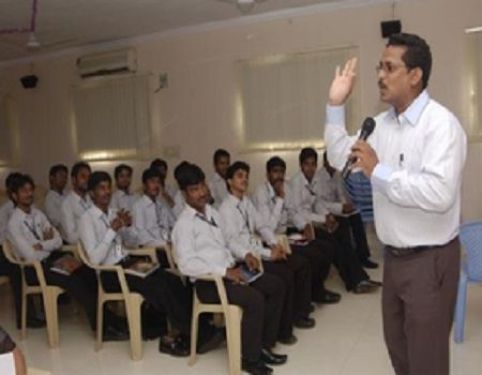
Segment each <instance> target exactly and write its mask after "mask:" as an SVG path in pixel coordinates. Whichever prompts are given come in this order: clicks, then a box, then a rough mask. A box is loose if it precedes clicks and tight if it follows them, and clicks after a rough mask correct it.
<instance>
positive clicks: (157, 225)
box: [132, 168, 176, 266]
mask: <svg viewBox="0 0 482 375" xmlns="http://www.w3.org/2000/svg"><path fill="white" fill-rule="evenodd" d="M142 184H143V188H144V194H143V195H142V197H140V198H139V199H138V200H137V201H136V203H134V207H133V210H132V211H133V223H134V227H135V230H136V233H137V241H138V244H139V245H140V246H150V247H155V248H157V249H160V250H159V251H158V256H159V261H160V262H161V263H162V264H163V265H164V266H165V265H167V258H166V255H165V252H164V251H163V250H161V249H162V248H164V247H165V246H166V244H167V243H168V242H169V241H170V240H171V230H172V228H173V227H174V223H175V221H176V218H175V216H174V214H173V213H172V211H171V210H170V209H169V208H168V207H167V206H166V205H165V204H164V203H162V202H161V201H160V200H159V193H160V191H161V189H162V177H161V175H160V173H159V171H158V170H157V169H153V168H149V169H146V170H145V171H144V173H142Z"/></svg>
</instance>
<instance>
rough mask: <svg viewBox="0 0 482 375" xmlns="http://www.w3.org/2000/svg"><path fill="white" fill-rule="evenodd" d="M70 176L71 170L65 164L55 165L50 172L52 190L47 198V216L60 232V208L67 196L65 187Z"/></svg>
mask: <svg viewBox="0 0 482 375" xmlns="http://www.w3.org/2000/svg"><path fill="white" fill-rule="evenodd" d="M68 174H69V170H68V169H67V167H66V166H65V165H63V164H56V165H53V166H52V167H51V168H50V171H49V184H50V190H49V191H48V193H47V195H46V196H45V215H47V218H48V219H49V221H50V223H52V225H53V226H54V227H55V228H56V229H57V230H60V222H61V214H60V207H61V206H62V201H63V200H64V198H65V197H66V195H67V194H66V192H65V187H66V186H67V178H68Z"/></svg>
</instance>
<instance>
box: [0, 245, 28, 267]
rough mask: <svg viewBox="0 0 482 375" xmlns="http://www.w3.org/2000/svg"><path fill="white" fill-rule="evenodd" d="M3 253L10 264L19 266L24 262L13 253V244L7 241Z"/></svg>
mask: <svg viewBox="0 0 482 375" xmlns="http://www.w3.org/2000/svg"><path fill="white" fill-rule="evenodd" d="M3 253H4V254H5V258H7V260H8V261H9V262H10V263H13V264H17V265H22V263H23V262H22V261H21V260H20V259H19V258H18V257H17V254H15V252H14V251H13V248H12V244H11V243H10V241H9V240H5V242H4V243H3Z"/></svg>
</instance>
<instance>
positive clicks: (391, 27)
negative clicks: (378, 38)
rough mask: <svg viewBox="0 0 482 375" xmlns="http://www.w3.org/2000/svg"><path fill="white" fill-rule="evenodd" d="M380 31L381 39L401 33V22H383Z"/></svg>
mask: <svg viewBox="0 0 482 375" xmlns="http://www.w3.org/2000/svg"><path fill="white" fill-rule="evenodd" d="M380 27H381V29H382V37H383V38H388V37H389V36H390V35H392V34H398V33H399V32H401V31H402V22H401V21H400V20H393V21H383V22H381V23H380Z"/></svg>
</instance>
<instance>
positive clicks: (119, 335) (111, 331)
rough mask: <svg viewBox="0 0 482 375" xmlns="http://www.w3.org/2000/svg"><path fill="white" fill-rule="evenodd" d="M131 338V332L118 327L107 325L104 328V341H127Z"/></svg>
mask: <svg viewBox="0 0 482 375" xmlns="http://www.w3.org/2000/svg"><path fill="white" fill-rule="evenodd" d="M126 340H129V334H128V333H127V332H124V331H119V330H118V329H116V328H114V327H112V326H107V327H106V328H105V329H104V333H103V335H102V341H126Z"/></svg>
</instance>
